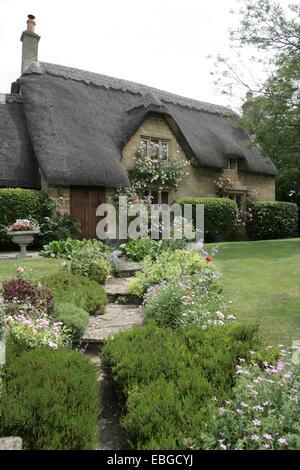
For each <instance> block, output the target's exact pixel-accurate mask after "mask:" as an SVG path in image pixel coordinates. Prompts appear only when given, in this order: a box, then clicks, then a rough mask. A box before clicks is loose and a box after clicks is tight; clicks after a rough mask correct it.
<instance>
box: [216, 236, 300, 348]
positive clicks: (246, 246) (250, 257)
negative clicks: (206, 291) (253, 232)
mask: <svg viewBox="0 0 300 470" xmlns="http://www.w3.org/2000/svg"><path fill="white" fill-rule="evenodd" d="M216 260H217V261H216V264H217V265H218V266H219V267H220V269H221V271H222V272H223V274H224V276H223V284H224V287H225V293H226V295H227V296H228V298H230V299H231V300H232V301H233V304H234V307H235V309H236V314H237V317H238V319H239V320H241V321H247V322H248V321H251V322H258V323H259V324H260V332H261V335H262V337H263V340H264V341H265V342H266V343H268V344H280V343H282V344H286V345H291V344H292V342H293V340H297V339H298V340H300V239H299V238H297V239H287V240H268V241H257V242H237V243H221V244H219V253H218V255H217V257H216Z"/></svg>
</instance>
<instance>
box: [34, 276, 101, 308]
mask: <svg viewBox="0 0 300 470" xmlns="http://www.w3.org/2000/svg"><path fill="white" fill-rule="evenodd" d="M41 283H42V284H43V285H44V286H46V287H48V288H49V289H50V290H51V291H52V292H53V295H54V301H55V303H56V302H64V303H70V304H74V305H76V306H77V307H79V308H82V309H84V310H86V311H87V312H89V313H96V314H102V313H104V310H105V306H106V304H107V296H106V293H105V291H104V289H103V287H102V286H100V285H99V284H98V283H97V282H95V281H91V280H90V279H88V278H86V277H85V276H80V275H74V274H71V273H68V272H67V271H63V270H62V271H60V272H59V273H54V274H52V275H50V276H45V277H44V278H42V279H41Z"/></svg>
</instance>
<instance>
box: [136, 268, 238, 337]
mask: <svg viewBox="0 0 300 470" xmlns="http://www.w3.org/2000/svg"><path fill="white" fill-rule="evenodd" d="M219 277H220V275H218V273H217V272H215V271H213V270H211V269H209V268H206V269H203V270H202V271H199V272H196V273H195V274H192V275H189V274H188V275H181V276H179V277H176V278H173V279H171V280H170V281H168V282H165V281H163V282H162V283H161V284H159V285H156V286H153V287H150V288H149V290H148V292H147V294H146V295H145V300H144V304H145V308H144V316H145V319H146V320H154V321H155V322H156V323H157V324H158V325H165V326H171V327H172V328H178V327H180V326H185V325H189V324H195V325H198V326H199V327H201V328H207V327H208V326H211V325H224V324H226V323H230V322H232V321H234V320H235V317H234V315H231V314H229V313H228V311H229V304H228V303H226V301H225V299H224V298H223V295H222V288H221V287H220V286H219V285H218V284H217V283H216V279H218V278H219Z"/></svg>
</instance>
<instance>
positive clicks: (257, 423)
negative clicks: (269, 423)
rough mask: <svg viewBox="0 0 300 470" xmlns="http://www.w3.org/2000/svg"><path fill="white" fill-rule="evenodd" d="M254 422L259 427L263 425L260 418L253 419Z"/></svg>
mask: <svg viewBox="0 0 300 470" xmlns="http://www.w3.org/2000/svg"><path fill="white" fill-rule="evenodd" d="M252 423H253V424H254V426H257V427H259V426H260V425H261V422H260V421H259V419H253V420H252Z"/></svg>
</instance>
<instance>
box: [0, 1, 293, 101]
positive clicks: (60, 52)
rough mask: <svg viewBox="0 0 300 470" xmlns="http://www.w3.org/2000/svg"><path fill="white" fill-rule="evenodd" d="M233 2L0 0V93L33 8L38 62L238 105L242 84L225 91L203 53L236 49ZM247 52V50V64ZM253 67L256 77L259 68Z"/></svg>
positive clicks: (13, 70)
mask: <svg viewBox="0 0 300 470" xmlns="http://www.w3.org/2000/svg"><path fill="white" fill-rule="evenodd" d="M278 1H279V3H281V4H282V5H283V6H286V5H287V4H289V3H291V0H278ZM238 6H239V1H238V0H105V1H104V0H84V1H83V0H28V1H27V0H0V54H1V63H0V92H1V93H9V92H10V84H11V82H13V81H14V80H15V79H16V78H18V77H19V75H20V70H21V42H20V36H21V33H22V31H23V30H24V29H26V20H27V15H28V14H29V13H31V14H33V15H35V17H36V24H37V25H36V33H37V34H39V35H40V36H41V39H40V43H39V60H41V61H44V62H52V63H56V64H62V65H67V66H71V67H76V68H80V69H85V70H89V71H92V72H98V73H102V74H105V75H110V76H113V77H118V78H124V79H127V80H131V81H135V82H139V83H144V84H146V85H150V86H153V87H156V88H160V89H162V90H167V91H170V92H172V93H176V94H179V95H182V96H187V97H190V98H194V99H198V100H201V101H207V102H211V103H216V104H222V105H225V106H227V105H229V106H231V107H233V108H235V109H237V107H238V106H239V105H240V104H241V103H242V101H241V100H242V99H243V98H244V92H245V91H246V90H242V89H241V92H240V94H241V96H238V97H236V98H234V99H230V98H228V97H227V96H224V95H223V94H222V93H221V91H220V90H219V89H216V87H215V85H214V78H213V76H212V75H211V74H210V73H211V71H212V70H213V64H212V61H211V60H209V59H207V57H208V56H216V55H217V54H223V55H226V56H228V57H231V55H232V54H234V52H233V51H232V50H231V49H230V48H229V41H228V37H229V34H228V30H229V28H231V27H235V26H236V25H237V24H238V19H239V18H238V15H232V14H231V13H230V10H231V9H232V8H234V9H237V7H238ZM249 55H250V53H249ZM249 55H248V52H247V51H246V50H245V51H244V59H245V62H246V64H247V60H248V59H247V57H248V56H249ZM251 70H252V73H254V75H256V77H255V78H260V74H262V71H261V70H259V69H257V70H255V69H254V70H253V67H252V66H251Z"/></svg>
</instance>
